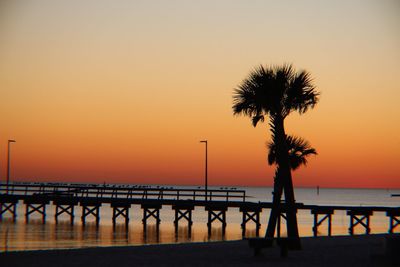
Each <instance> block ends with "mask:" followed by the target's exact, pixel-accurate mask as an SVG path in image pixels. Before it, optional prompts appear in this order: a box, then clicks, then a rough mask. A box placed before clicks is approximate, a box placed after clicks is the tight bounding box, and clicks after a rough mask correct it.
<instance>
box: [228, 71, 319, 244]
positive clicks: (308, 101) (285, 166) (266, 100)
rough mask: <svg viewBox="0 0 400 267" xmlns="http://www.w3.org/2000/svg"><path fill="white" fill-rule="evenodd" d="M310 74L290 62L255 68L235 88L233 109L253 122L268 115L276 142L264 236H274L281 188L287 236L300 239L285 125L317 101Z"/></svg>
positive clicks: (316, 93) (261, 119) (273, 138)
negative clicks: (272, 184) (272, 192)
mask: <svg viewBox="0 0 400 267" xmlns="http://www.w3.org/2000/svg"><path fill="white" fill-rule="evenodd" d="M318 96H319V93H318V92H316V90H315V87H314V85H313V83H312V79H311V76H310V74H309V73H308V72H307V71H299V72H296V71H295V70H294V68H293V67H292V65H283V66H272V67H263V66H262V65H261V66H259V67H257V68H255V69H254V70H253V71H252V72H251V73H250V74H249V76H248V77H247V78H246V79H245V80H243V82H242V83H241V84H240V85H239V86H238V87H237V88H236V89H234V95H233V107H232V108H233V113H234V114H235V115H245V116H248V117H250V118H251V120H252V123H253V126H254V127H256V126H257V124H258V123H259V122H263V121H264V120H265V118H266V117H267V118H269V120H270V122H269V125H270V126H271V132H272V140H273V142H274V144H275V146H276V149H275V154H276V163H277V171H276V179H275V181H274V195H273V206H272V209H271V214H270V219H269V222H268V228H267V232H266V237H270V238H273V237H274V235H275V227H276V221H277V216H279V212H280V211H279V210H280V202H281V195H282V191H283V188H284V189H285V190H284V192H285V201H286V205H287V212H286V218H287V233H288V237H290V238H293V239H296V240H298V247H300V239H299V233H298V227H297V217H296V208H295V199H294V191H293V182H292V176H291V167H290V162H289V150H288V145H287V142H286V133H285V127H284V120H285V118H286V117H287V116H288V115H289V114H290V113H291V112H292V111H297V112H299V113H300V114H303V113H305V112H306V111H307V110H308V109H309V108H313V107H314V105H315V104H316V103H317V102H318Z"/></svg>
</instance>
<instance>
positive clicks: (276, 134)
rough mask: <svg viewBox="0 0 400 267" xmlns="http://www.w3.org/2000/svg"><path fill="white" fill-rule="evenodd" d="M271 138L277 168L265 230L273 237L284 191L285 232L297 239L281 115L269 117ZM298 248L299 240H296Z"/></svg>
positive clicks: (293, 201)
mask: <svg viewBox="0 0 400 267" xmlns="http://www.w3.org/2000/svg"><path fill="white" fill-rule="evenodd" d="M271 124H272V126H273V127H272V134H273V139H274V142H275V144H276V149H277V151H276V153H277V163H278V170H277V176H276V179H275V183H274V197H273V205H272V209H271V216H270V221H269V222H268V228H267V232H266V236H267V237H274V235H275V227H276V221H277V218H278V216H280V205H281V203H280V200H281V196H282V191H283V189H284V192H285V202H286V218H287V234H288V237H289V238H292V239H296V240H299V231H298V227H297V217H296V207H295V198H294V190H293V182H292V175H291V170H290V164H289V154H288V148H287V144H286V133H285V128H284V120H283V117H281V116H274V117H273V118H272V119H271ZM297 247H298V248H300V240H299V241H298V246H297Z"/></svg>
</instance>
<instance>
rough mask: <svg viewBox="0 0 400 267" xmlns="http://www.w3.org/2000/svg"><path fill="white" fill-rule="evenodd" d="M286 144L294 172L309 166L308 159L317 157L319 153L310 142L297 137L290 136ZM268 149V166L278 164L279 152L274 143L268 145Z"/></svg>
mask: <svg viewBox="0 0 400 267" xmlns="http://www.w3.org/2000/svg"><path fill="white" fill-rule="evenodd" d="M286 144H287V147H288V154H289V162H290V167H291V169H292V170H296V169H298V168H299V167H300V166H301V165H307V157H308V156H310V155H317V151H316V150H315V149H314V148H312V147H311V145H310V144H309V142H308V141H306V140H304V139H302V138H300V137H295V136H290V135H288V136H287V137H286ZM267 147H268V150H269V151H268V164H269V165H273V164H276V163H277V153H276V152H277V151H276V149H277V148H276V145H275V143H274V142H272V141H270V142H268V143H267Z"/></svg>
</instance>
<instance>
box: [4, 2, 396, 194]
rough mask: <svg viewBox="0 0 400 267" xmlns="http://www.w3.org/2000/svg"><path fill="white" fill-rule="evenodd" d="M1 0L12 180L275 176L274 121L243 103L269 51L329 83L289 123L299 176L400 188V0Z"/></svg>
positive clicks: (304, 180) (258, 180)
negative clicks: (238, 95) (313, 152)
mask: <svg viewBox="0 0 400 267" xmlns="http://www.w3.org/2000/svg"><path fill="white" fill-rule="evenodd" d="M321 2H322V1H301V3H297V2H293V1H276V2H272V1H271V2H269V1H251V3H250V2H249V1H244V0H243V1H200V2H198V3H193V2H190V1H183V0H182V1H151V2H150V1H122V0H120V1H78V0H76V1H51V0H45V1H40V3H39V2H36V1H26V2H25V1H1V2H0V95H1V97H0V125H1V127H0V173H1V178H2V179H5V170H6V153H7V150H6V144H7V139H9V138H14V139H16V140H17V143H15V144H12V180H17V181H25V180H30V181H76V182H103V181H106V182H110V183H112V182H118V183H119V182H123V183H152V184H202V183H203V175H204V173H203V170H204V144H200V143H199V140H202V139H208V140H209V181H210V184H214V185H267V186H269V185H271V184H272V176H273V173H274V168H273V167H270V166H268V165H267V163H266V147H265V142H266V141H267V140H268V139H269V138H270V133H269V129H268V125H267V124H263V125H259V126H258V127H257V128H253V127H252V126H251V123H250V121H249V119H248V118H244V117H234V116H233V115H232V110H231V106H232V91H233V88H234V87H236V86H237V85H238V84H239V83H240V82H241V81H242V80H243V79H244V78H245V77H246V75H248V73H249V71H250V70H251V69H252V68H253V67H255V66H257V65H258V64H282V63H285V62H287V63H293V64H294V66H295V67H296V68H299V69H300V68H304V69H306V70H308V71H310V72H311V73H312V75H313V77H314V79H315V84H316V86H317V88H318V90H320V91H321V92H322V95H321V101H320V103H319V104H318V105H317V106H316V108H315V109H314V110H311V111H309V112H308V113H307V114H305V115H303V116H298V115H296V114H293V115H291V116H290V117H289V118H288V119H287V121H286V128H287V131H288V133H290V134H296V135H300V136H302V137H304V138H306V139H307V140H309V141H310V142H311V144H312V145H313V146H314V147H315V148H316V149H317V151H318V153H319V155H318V156H316V157H313V158H311V159H310V160H309V165H308V167H307V168H302V169H300V170H299V171H296V172H295V173H294V183H295V185H296V186H316V185H320V186H324V187H382V188H400V176H399V173H400V162H399V158H400V105H399V104H398V101H399V99H400V83H399V80H398V77H400V29H399V25H400V16H399V14H400V13H399V12H400V5H399V4H398V2H396V1H390V0H387V1H333V2H334V3H328V2H324V3H321Z"/></svg>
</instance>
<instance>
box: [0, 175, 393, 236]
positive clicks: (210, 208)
mask: <svg viewBox="0 0 400 267" xmlns="http://www.w3.org/2000/svg"><path fill="white" fill-rule="evenodd" d="M20 203H22V204H23V205H25V220H26V221H29V218H30V215H32V214H38V215H40V216H41V218H42V222H43V223H46V208H47V207H48V206H49V205H50V204H52V205H53V206H54V207H55V217H54V220H55V222H56V223H58V221H59V216H61V215H62V214H64V215H67V216H68V217H69V220H70V223H71V224H74V221H75V216H76V214H75V211H76V207H78V206H80V207H81V215H80V219H81V222H82V225H83V226H85V224H86V220H87V218H89V217H91V218H94V221H95V224H96V226H99V224H100V221H101V214H100V210H101V207H102V206H104V205H109V206H110V207H111V208H112V223H113V225H114V226H115V224H116V223H117V220H118V219H122V220H123V221H124V223H125V226H126V227H128V225H129V222H130V217H129V210H130V209H131V208H132V206H138V207H140V208H141V210H142V211H143V217H142V224H143V229H144V233H145V232H146V229H147V227H146V226H147V225H148V223H151V222H152V221H153V222H155V225H156V230H157V232H158V231H159V226H160V224H161V219H162V218H161V216H160V210H161V209H162V208H163V207H166V206H170V207H171V209H172V210H174V212H175V216H174V221H173V222H172V223H173V224H174V226H175V233H177V232H178V225H179V223H181V224H182V223H183V224H187V226H188V227H187V229H188V235H189V236H190V235H191V231H192V225H193V220H192V212H193V210H195V209H199V208H200V209H203V210H204V211H206V212H207V221H206V222H204V223H206V225H207V228H208V234H209V235H211V229H212V226H213V225H219V226H221V227H222V235H224V234H225V229H226V226H227V224H228V222H227V219H226V212H227V211H228V209H229V208H237V209H238V210H239V212H240V213H242V216H241V217H242V222H241V228H242V235H243V236H245V233H246V227H247V226H248V225H249V224H252V225H253V226H255V229H256V236H259V232H260V228H261V221H260V213H261V212H262V210H263V209H271V208H272V203H270V202H251V201H248V199H247V196H246V191H245V190H236V189H211V190H210V189H209V190H207V191H205V190H204V189H201V188H193V189H187V188H186V189H178V188H172V187H160V186H157V187H156V186H153V187H151V186H128V185H106V184H71V183H68V184H67V183H27V182H20V183H10V184H8V185H7V184H6V183H0V220H1V219H2V217H3V216H4V215H6V214H8V215H9V216H11V217H12V219H13V220H14V221H15V220H16V219H17V212H16V208H17V205H18V204H20ZM285 209H286V206H285V203H282V204H281V215H280V216H279V218H278V225H277V227H278V228H277V230H278V231H277V235H278V236H279V235H280V223H281V220H282V219H285V218H286V215H285ZM296 209H297V210H309V211H310V216H314V223H313V226H312V231H313V234H314V236H317V235H318V233H319V232H318V227H319V226H321V225H322V224H327V226H328V232H327V235H328V236H331V235H332V220H333V217H334V213H335V211H337V210H342V211H346V215H347V216H348V217H349V228H348V232H349V234H350V235H354V230H355V229H356V228H360V229H362V230H363V231H364V232H365V234H369V233H370V231H371V225H370V218H371V216H373V214H374V212H383V213H385V214H386V216H387V217H388V222H389V227H388V233H395V232H396V231H397V232H398V231H399V230H400V227H399V225H400V207H378V206H370V207H369V206H363V207H359V206H318V205H305V204H303V203H296Z"/></svg>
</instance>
